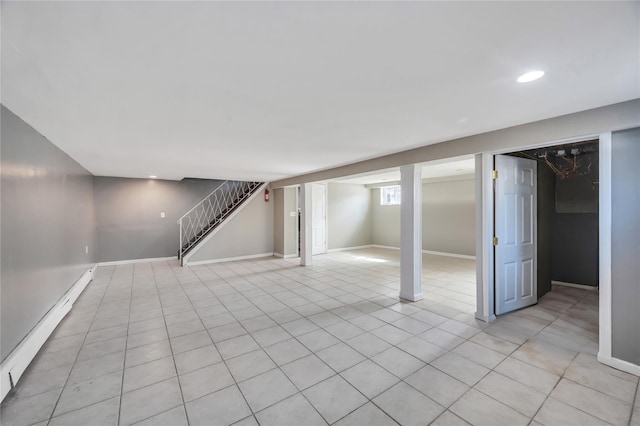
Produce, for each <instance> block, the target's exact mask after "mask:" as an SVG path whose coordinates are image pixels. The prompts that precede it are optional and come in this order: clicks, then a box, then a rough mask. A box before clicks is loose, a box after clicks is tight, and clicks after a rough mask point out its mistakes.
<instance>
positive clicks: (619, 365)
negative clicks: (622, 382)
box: [598, 353, 640, 376]
mask: <svg viewBox="0 0 640 426" xmlns="http://www.w3.org/2000/svg"><path fill="white" fill-rule="evenodd" d="M598 361H600V362H601V363H603V364H605V365H608V366H609V367H613V368H615V369H617V370H620V371H624V372H625V373H629V374H633V375H636V376H640V365H635V364H632V363H630V362H628V361H623V360H621V359H618V358H612V357H605V356H602V355H600V354H599V353H598Z"/></svg>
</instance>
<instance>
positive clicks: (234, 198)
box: [178, 180, 263, 264]
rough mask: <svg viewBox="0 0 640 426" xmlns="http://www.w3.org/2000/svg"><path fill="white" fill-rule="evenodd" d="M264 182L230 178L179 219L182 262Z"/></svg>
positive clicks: (180, 257) (179, 253) (179, 255)
mask: <svg viewBox="0 0 640 426" xmlns="http://www.w3.org/2000/svg"><path fill="white" fill-rule="evenodd" d="M262 185H263V182H244V181H233V180H226V181H224V182H223V183H222V184H221V185H220V186H218V187H217V188H216V189H215V190H214V191H213V192H212V193H211V194H209V195H207V196H206V197H205V198H204V199H203V200H202V201H200V202H199V203H198V204H196V205H195V206H194V207H193V208H192V209H191V210H189V211H188V212H187V213H185V214H184V216H182V217H181V218H180V219H178V225H179V226H180V251H179V252H178V258H179V259H180V261H181V264H184V256H185V255H186V254H187V253H189V251H191V250H192V249H193V248H194V247H195V246H196V245H198V243H199V242H200V241H202V240H203V239H204V238H205V237H206V236H207V235H208V234H210V233H211V232H212V231H213V230H214V229H216V228H217V227H219V226H220V225H221V224H222V223H223V222H224V221H225V219H226V218H228V217H229V216H230V215H231V214H232V213H233V212H234V211H235V210H237V209H238V208H239V207H240V205H242V204H243V203H244V202H245V201H246V200H248V199H249V197H251V195H253V194H254V193H255V192H257V191H258V189H260V187H261V186H262Z"/></svg>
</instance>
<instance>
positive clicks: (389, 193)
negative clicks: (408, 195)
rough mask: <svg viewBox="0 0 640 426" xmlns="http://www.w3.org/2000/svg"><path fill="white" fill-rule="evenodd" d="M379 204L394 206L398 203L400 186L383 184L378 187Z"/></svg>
mask: <svg viewBox="0 0 640 426" xmlns="http://www.w3.org/2000/svg"><path fill="white" fill-rule="evenodd" d="M380 205H382V206H396V205H400V187H399V186H385V187H383V188H380Z"/></svg>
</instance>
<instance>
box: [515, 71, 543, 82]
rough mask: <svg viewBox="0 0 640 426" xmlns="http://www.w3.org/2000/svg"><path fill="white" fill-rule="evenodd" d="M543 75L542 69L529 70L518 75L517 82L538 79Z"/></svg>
mask: <svg viewBox="0 0 640 426" xmlns="http://www.w3.org/2000/svg"><path fill="white" fill-rule="evenodd" d="M543 75H544V71H529V72H527V73H524V74H522V75H521V76H520V77H518V83H528V82H530V81H534V80H537V79H539V78H540V77H542V76H543Z"/></svg>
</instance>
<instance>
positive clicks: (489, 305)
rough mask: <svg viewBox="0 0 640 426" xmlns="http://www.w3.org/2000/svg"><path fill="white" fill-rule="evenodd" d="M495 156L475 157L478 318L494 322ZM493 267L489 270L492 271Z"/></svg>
mask: <svg viewBox="0 0 640 426" xmlns="http://www.w3.org/2000/svg"><path fill="white" fill-rule="evenodd" d="M492 172H493V154H490V153H482V154H477V156H476V172H475V173H476V215H477V217H476V224H478V226H477V228H476V248H477V251H476V281H477V282H476V299H477V301H476V318H478V319H480V320H482V321H485V322H491V321H493V320H495V319H496V315H495V308H494V302H495V297H494V286H493V281H494V277H493V273H494V268H493V265H494V259H493V175H492ZM489 266H490V267H489Z"/></svg>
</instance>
